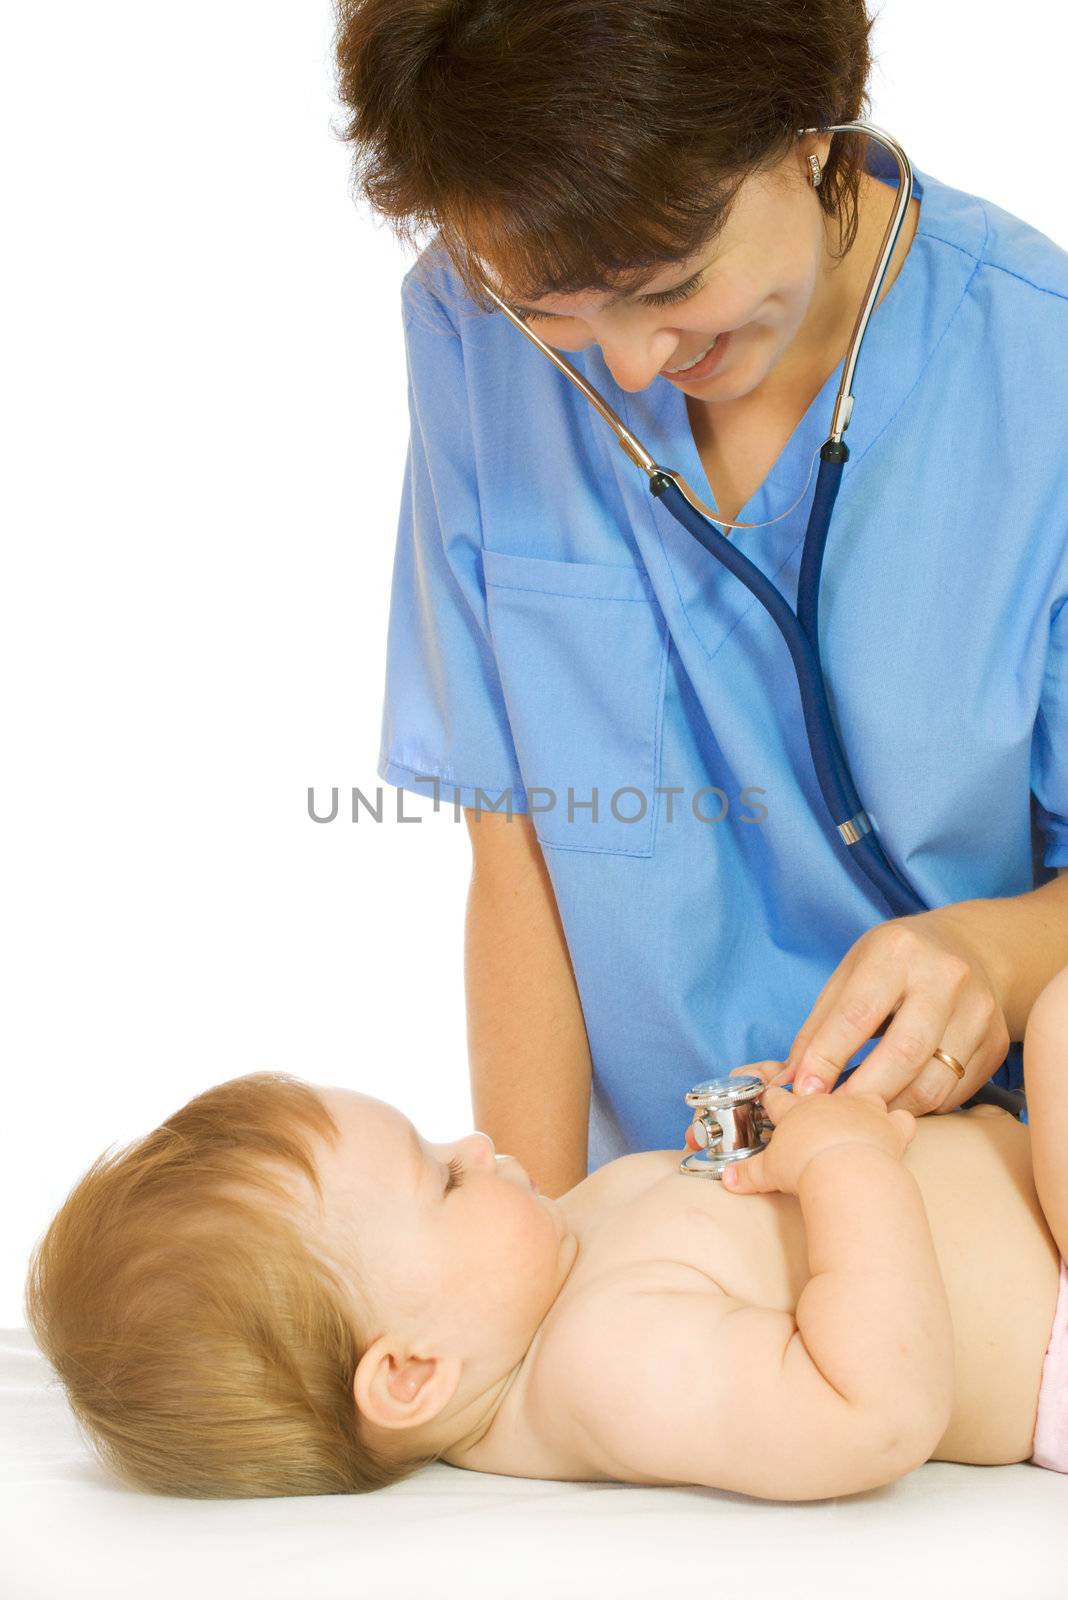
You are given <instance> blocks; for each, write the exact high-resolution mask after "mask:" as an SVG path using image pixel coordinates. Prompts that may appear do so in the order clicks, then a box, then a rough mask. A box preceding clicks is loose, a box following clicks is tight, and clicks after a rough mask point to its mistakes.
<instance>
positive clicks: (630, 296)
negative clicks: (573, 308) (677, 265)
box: [508, 267, 705, 317]
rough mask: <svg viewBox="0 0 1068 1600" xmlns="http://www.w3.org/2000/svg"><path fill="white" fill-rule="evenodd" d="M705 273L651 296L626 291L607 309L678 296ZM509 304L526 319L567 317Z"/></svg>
mask: <svg viewBox="0 0 1068 1600" xmlns="http://www.w3.org/2000/svg"><path fill="white" fill-rule="evenodd" d="M704 272H705V269H704V267H699V268H698V270H697V271H696V272H694V273H691V275H690V276H689V277H688V278H684V279H683V280H682V282H681V283H675V284H672V286H671V288H669V289H657V290H656V291H655V292H651V293H649V294H635V293H634V291H633V290H630V289H625V290H623V291H622V292H621V293H620V294H614V295H612V297H611V298H610V300H609V301H608V305H607V306H606V308H605V309H606V310H611V308H612V307H613V306H618V305H621V304H622V303H623V301H624V300H641V301H643V302H644V301H656V300H660V299H661V298H662V297H663V296H664V295H666V294H678V293H680V292H681V290H683V289H693V288H695V287H696V286H697V284H698V282H699V281H700V279H701V278H702V277H703V276H704ZM508 304H509V305H510V306H511V308H512V310H513V311H518V312H520V313H521V314H522V315H523V316H525V317H530V316H535V317H563V316H565V315H566V313H565V312H563V311H537V310H535V309H534V308H533V307H532V306H521V305H519V304H518V303H517V302H516V301H515V300H509V302H508Z"/></svg>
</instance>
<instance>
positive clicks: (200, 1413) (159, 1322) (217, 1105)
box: [25, 1072, 436, 1499]
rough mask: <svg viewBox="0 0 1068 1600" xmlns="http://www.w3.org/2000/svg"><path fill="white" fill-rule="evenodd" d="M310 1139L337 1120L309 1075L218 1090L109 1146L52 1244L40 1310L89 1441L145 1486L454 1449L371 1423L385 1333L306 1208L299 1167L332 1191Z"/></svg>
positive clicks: (329, 1487) (32, 1320)
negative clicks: (380, 1442)
mask: <svg viewBox="0 0 1068 1600" xmlns="http://www.w3.org/2000/svg"><path fill="white" fill-rule="evenodd" d="M310 1133H315V1134H318V1135H320V1136H321V1137H323V1138H324V1139H327V1140H328V1141H329V1142H330V1143H333V1142H335V1141H336V1139H337V1137H338V1127H337V1124H336V1123H335V1121H334V1119H333V1117H332V1116H331V1115H330V1112H329V1110H328V1109H327V1107H326V1106H325V1105H324V1103H323V1101H322V1100H321V1098H320V1097H319V1095H317V1094H316V1093H315V1091H314V1089H312V1088H311V1087H310V1085H308V1084H306V1083H303V1082H302V1081H301V1080H300V1079H299V1078H295V1077H292V1076H291V1075H290V1074H288V1073H281V1072H253V1073H249V1074H247V1075H246V1076H245V1077H241V1078H232V1079H230V1080H229V1081H228V1082H226V1083H221V1084H217V1085H216V1086H215V1087H214V1088H211V1089H208V1090H206V1091H205V1092H204V1093H203V1094H201V1095H198V1096H197V1097H196V1098H195V1099H193V1100H191V1101H190V1102H189V1103H188V1105H186V1106H184V1107H183V1108H182V1109H181V1110H180V1111H178V1112H176V1113H175V1115H174V1116H172V1117H169V1118H168V1119H167V1121H166V1122H165V1123H163V1124H162V1126H160V1127H159V1128H156V1129H155V1130H154V1131H153V1132H152V1133H149V1134H147V1135H146V1136H145V1137H144V1138H142V1139H138V1140H136V1141H134V1142H133V1143H131V1144H129V1145H127V1146H125V1147H124V1148H121V1149H119V1150H118V1151H117V1152H116V1153H115V1154H111V1153H110V1147H109V1150H108V1151H105V1152H104V1154H103V1155H102V1156H99V1157H98V1158H97V1160H96V1161H94V1163H93V1165H92V1166H91V1167H90V1168H89V1170H88V1171H87V1172H86V1173H85V1175H84V1176H83V1177H82V1178H81V1179H80V1180H79V1181H78V1183H77V1184H76V1185H75V1187H74V1188H73V1189H72V1190H71V1191H70V1193H69V1195H68V1196H67V1198H66V1200H65V1201H64V1202H63V1205H62V1206H61V1207H60V1210H59V1211H58V1212H57V1214H56V1216H55V1217H54V1218H53V1220H52V1222H51V1223H50V1224H49V1227H48V1229H47V1231H46V1232H45V1234H44V1236H43V1237H42V1238H41V1239H40V1240H39V1241H38V1243H37V1245H36V1246H35V1248H34V1251H33V1254H32V1256H31V1259H30V1266H29V1274H28V1278H27V1284H26V1295H25V1311H26V1318H27V1321H28V1323H29V1325H30V1328H31V1331H32V1333H33V1335H34V1338H35V1339H36V1341H37V1344H38V1346H39V1347H40V1349H41V1351H42V1353H43V1354H44V1355H45V1356H46V1357H47V1359H48V1361H49V1362H50V1363H51V1365H52V1367H53V1368H54V1370H55V1373H56V1374H57V1376H58V1378H59V1380H60V1382H61V1383H62V1384H63V1386H64V1388H65V1391H66V1395H67V1399H68V1402H69V1404H70V1407H71V1410H72V1412H73V1414H74V1417H75V1420H76V1422H77V1423H78V1425H79V1427H80V1428H81V1430H82V1431H83V1433H84V1434H85V1436H86V1439H87V1442H88V1443H89V1444H90V1445H91V1446H92V1447H93V1448H95V1450H96V1451H97V1453H98V1454H99V1456H100V1457H101V1459H102V1460H103V1461H104V1463H105V1464H106V1465H107V1466H108V1467H109V1468H110V1469H111V1470H112V1471H113V1472H114V1473H115V1474H116V1475H117V1476H118V1477H119V1478H121V1479H122V1480H123V1481H124V1482H126V1483H128V1484H129V1485H131V1486H133V1487H135V1488H139V1489H146V1490H150V1491H154V1492H156V1493H162V1494H172V1495H181V1496H189V1497H192V1498H196V1499H214V1498H217V1497H235V1498H246V1497H249V1496H264V1495H303V1494H360V1493H365V1492H367V1491H369V1490H372V1489H380V1488H385V1487H387V1486H388V1485H389V1484H391V1483H395V1482H399V1481H400V1480H401V1479H403V1478H406V1477H409V1476H411V1474H412V1473H414V1472H416V1471H418V1470H419V1468H421V1467H423V1466H425V1465H428V1464H429V1462H431V1461H433V1460H435V1459H436V1457H433V1456H429V1457H420V1458H418V1459H414V1460H409V1461H407V1462H404V1463H396V1462H393V1461H389V1460H386V1459H384V1458H383V1457H381V1456H380V1455H379V1454H378V1453H376V1452H375V1451H374V1450H373V1449H371V1448H370V1447H369V1446H368V1445H367V1444H366V1443H365V1442H363V1441H362V1440H361V1438H360V1436H359V1430H358V1423H359V1415H358V1412H357V1409H356V1403H355V1400H354V1398H353V1392H352V1380H353V1375H354V1373H355V1370H356V1366H357V1363H358V1361H359V1359H360V1357H361V1355H362V1353H363V1351H364V1350H365V1349H366V1348H367V1344H368V1343H369V1342H370V1339H369V1338H367V1337H364V1336H363V1334H361V1332H360V1331H358V1330H357V1328H355V1327H354V1326H353V1321H354V1320H359V1318H358V1317H356V1318H354V1314H353V1310H352V1306H353V1300H352V1296H353V1292H354V1285H353V1283H352V1281H351V1280H352V1272H351V1265H350V1264H347V1265H348V1266H349V1270H348V1272H347V1274H346V1275H347V1277H348V1278H349V1280H350V1281H349V1283H348V1285H347V1286H346V1285H345V1284H343V1282H342V1279H341V1278H340V1276H339V1275H338V1271H337V1264H336V1263H334V1262H331V1260H330V1258H329V1255H328V1252H327V1251H326V1250H324V1249H323V1248H322V1247H321V1245H320V1243H319V1241H318V1240H316V1238H315V1230H314V1228H313V1227H311V1226H309V1225H308V1224H307V1223H305V1224H304V1226H300V1225H298V1220H297V1219H298V1217H299V1215H300V1207H299V1204H298V1203H297V1202H296V1201H295V1199H294V1195H295V1192H296V1188H295V1186H294V1184H293V1182H292V1179H294V1178H297V1180H298V1184H297V1186H296V1187H299V1178H300V1177H303V1178H305V1179H306V1180H307V1181H308V1183H309V1184H310V1186H311V1189H312V1190H313V1191H314V1192H315V1194H316V1195H317V1196H318V1197H319V1198H320V1200H321V1197H322V1191H321V1188H320V1184H319V1177H318V1173H317V1171H316V1166H315V1161H314V1158H313V1153H312V1147H311V1145H310V1142H309V1138H308V1135H309V1134H310ZM287 1179H289V1180H290V1181H288V1182H287ZM313 1241H314V1242H313ZM355 1287H356V1288H358V1285H356V1286H355ZM363 1321H364V1330H365V1331H366V1328H367V1326H368V1324H369V1319H368V1318H367V1317H366V1316H365V1317H364V1318H363Z"/></svg>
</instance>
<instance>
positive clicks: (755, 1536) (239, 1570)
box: [0, 1329, 1068, 1600]
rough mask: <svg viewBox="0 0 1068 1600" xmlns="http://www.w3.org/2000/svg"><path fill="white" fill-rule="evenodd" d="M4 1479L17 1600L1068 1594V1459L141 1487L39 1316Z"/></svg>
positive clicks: (4, 1452) (3, 1402) (10, 1360)
mask: <svg viewBox="0 0 1068 1600" xmlns="http://www.w3.org/2000/svg"><path fill="white" fill-rule="evenodd" d="M0 1482H2V1485H3V1490H2V1492H3V1500H2V1502H0V1523H2V1526H3V1534H2V1538H0V1595H2V1596H3V1600H82V1597H86V1600H88V1597H97V1596H99V1597H100V1600H304V1597H305V1596H308V1597H310V1600H355V1597H360V1600H363V1597H366V1600H408V1597H409V1596H419V1597H420V1600H454V1597H456V1600H460V1597H462V1600H482V1597H483V1596H485V1597H489V1596H492V1597H493V1600H501V1597H502V1596H506V1597H508V1600H511V1597H512V1596H531V1597H534V1596H537V1597H538V1600H546V1597H547V1596H549V1595H552V1596H554V1597H555V1596H560V1597H562V1600H579V1597H582V1600H589V1597H594V1600H600V1597H601V1596H609V1595H610V1596H611V1600H639V1597H640V1600H660V1597H661V1596H663V1595H669V1594H672V1593H676V1594H679V1595H689V1594H691V1593H692V1594H707V1595H708V1596H709V1597H710V1600H728V1594H729V1591H730V1590H733V1592H734V1593H735V1594H738V1595H742V1594H744V1595H745V1596H746V1597H747V1600H752V1597H753V1595H754V1594H755V1593H758V1592H759V1593H760V1594H761V1595H762V1596H764V1597H766V1600H779V1597H782V1596H788V1597H789V1600H808V1597H809V1596H811V1597H813V1600H816V1597H819V1600H839V1597H841V1600H845V1597H846V1596H848V1597H849V1600H857V1597H858V1596H859V1597H860V1600H883V1597H884V1596H885V1597H886V1600H890V1597H891V1596H892V1597H893V1600H900V1596H901V1595H902V1594H903V1593H907V1594H909V1595H931V1596H932V1597H933V1596H936V1595H937V1596H939V1597H940V1600H941V1597H944V1596H948V1597H955V1596H960V1597H961V1600H965V1597H967V1600H976V1597H979V1596H987V1595H989V1596H997V1597H998V1600H1005V1597H1010V1600H1065V1597H1066V1596H1068V1476H1062V1475H1061V1474H1059V1473H1052V1472H1045V1471H1043V1470H1042V1469H1041V1468H1039V1467H1032V1466H1029V1465H1021V1466H1014V1467H958V1466H949V1465H945V1464H943V1463H937V1464H930V1465H928V1466H925V1467H921V1468H920V1469H919V1470H918V1471H917V1472H913V1473H911V1474H910V1475H909V1476H908V1477H907V1478H904V1479H902V1480H901V1482H900V1483H896V1484H894V1485H892V1486H891V1487H890V1488H887V1489H877V1490H873V1491H871V1492H870V1493H868V1494H862V1495H855V1496H851V1497H849V1498H847V1499H843V1500H827V1501H820V1502H816V1503H811V1504H806V1505H788V1504H783V1503H780V1502H769V1501H758V1500H749V1499H746V1498H745V1497H743V1496H741V1495H731V1494H721V1493H719V1492H717V1491H715V1490H711V1489H698V1488H687V1489H655V1488H643V1487H639V1486H635V1485H631V1484H613V1483H608V1484H596V1483H547V1482H543V1481H540V1480H531V1479H526V1478H505V1477H495V1476H491V1475H489V1474H486V1473H476V1472H463V1471H460V1470H459V1469H457V1468H455V1467H449V1466H444V1465H439V1466H436V1467H432V1468H430V1469H429V1470H427V1471H426V1472H425V1473H423V1474H422V1475H420V1476H418V1477H416V1478H414V1479H411V1480H409V1481H408V1482H407V1483H403V1484H399V1485H397V1486H396V1487H395V1488H392V1489H387V1490H382V1491H380V1492H379V1493H377V1494H373V1495H324V1496H320V1497H316V1498H310V1497H304V1498H298V1499H278V1500H228V1501H193V1500H179V1499H165V1498H163V1497H162V1496H156V1495H142V1494H137V1493H135V1492H133V1491H131V1490H128V1489H125V1488H123V1487H122V1486H121V1485H119V1484H118V1483H117V1482H116V1480H115V1479H114V1478H112V1477H111V1476H110V1474H109V1473H108V1472H107V1470H106V1469H105V1468H104V1467H103V1466H101V1465H100V1464H99V1463H98V1462H97V1460H96V1457H95V1456H94V1455H93V1454H92V1453H91V1451H89V1449H88V1448H87V1447H86V1446H85V1445H84V1443H83V1442H82V1438H81V1435H80V1434H79V1432H78V1430H77V1428H76V1426H75V1424H74V1421H73V1418H72V1417H71V1414H70V1411H69V1409H68V1407H67V1403H66V1400H65V1398H64V1395H63V1391H62V1389H61V1388H60V1387H59V1385H58V1383H57V1382H56V1380H55V1378H54V1377H53V1375H52V1373H51V1369H50V1368H49V1367H48V1365H47V1363H46V1362H45V1361H44V1358H43V1357H42V1356H41V1355H40V1353H39V1351H38V1350H37V1348H36V1346H35V1345H34V1343H33V1341H32V1339H31V1337H30V1334H29V1332H28V1331H27V1330H26V1329H18V1330H10V1331H0ZM758 1584H759V1591H758V1590H757V1588H756V1586H757V1585H758Z"/></svg>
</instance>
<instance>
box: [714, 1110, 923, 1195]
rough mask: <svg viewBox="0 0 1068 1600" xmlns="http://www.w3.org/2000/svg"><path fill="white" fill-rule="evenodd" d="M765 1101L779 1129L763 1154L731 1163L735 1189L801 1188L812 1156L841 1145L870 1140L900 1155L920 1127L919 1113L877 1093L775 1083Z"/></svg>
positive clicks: (728, 1179) (728, 1177)
mask: <svg viewBox="0 0 1068 1600" xmlns="http://www.w3.org/2000/svg"><path fill="white" fill-rule="evenodd" d="M763 1103H764V1109H765V1110H766V1111H767V1113H768V1116H769V1117H770V1118H771V1120H772V1122H773V1123H774V1124H775V1129H774V1132H773V1133H772V1135H771V1139H770V1141H769V1143H768V1145H767V1146H766V1148H765V1149H763V1150H761V1151H760V1153H759V1154H758V1155H755V1156H747V1157H746V1158H745V1160H744V1161H737V1162H735V1163H734V1164H733V1165H732V1166H729V1167H727V1169H726V1171H725V1172H724V1174H723V1182H724V1185H725V1186H726V1187H727V1188H728V1189H730V1190H731V1191H732V1192H733V1193H734V1194H769V1193H779V1194H796V1193H797V1186H798V1184H799V1183H800V1181H801V1176H802V1174H803V1173H804V1170H805V1168H806V1167H807V1166H808V1164H809V1162H810V1161H811V1160H812V1159H813V1157H814V1156H818V1155H820V1154H822V1152H823V1151H825V1150H830V1149H833V1147H834V1146H835V1145H843V1144H862V1145H869V1146H871V1147H872V1148H874V1149H876V1150H882V1151H885V1153H886V1154H887V1155H890V1156H893V1157H894V1158H895V1159H896V1160H900V1159H901V1157H902V1156H903V1155H904V1153H905V1150H906V1148H907V1147H908V1145H909V1143H910V1142H911V1140H912V1136H913V1134H914V1133H915V1132H916V1119H915V1117H913V1116H910V1114H909V1113H908V1112H907V1111H887V1108H886V1102H885V1101H884V1100H881V1099H880V1098H879V1096H878V1095H877V1094H853V1095H850V1097H849V1098H848V1099H846V1097H845V1095H818V1096H809V1097H806V1098H802V1097H801V1096H799V1095H794V1094H787V1093H786V1090H785V1089H775V1088H772V1087H769V1088H767V1089H765V1091H764V1095H763Z"/></svg>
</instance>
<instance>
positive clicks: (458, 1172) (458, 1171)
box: [445, 1156, 464, 1194]
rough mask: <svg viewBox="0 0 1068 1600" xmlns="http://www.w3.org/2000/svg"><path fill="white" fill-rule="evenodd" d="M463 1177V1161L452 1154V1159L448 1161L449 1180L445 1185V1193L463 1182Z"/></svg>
mask: <svg viewBox="0 0 1068 1600" xmlns="http://www.w3.org/2000/svg"><path fill="white" fill-rule="evenodd" d="M463 1177H464V1165H463V1162H462V1161H461V1160H460V1157H459V1156H453V1158H452V1160H451V1161H450V1162H449V1181H448V1183H447V1184H446V1185H445V1193H446V1194H448V1193H449V1191H450V1190H452V1189H458V1188H459V1187H460V1185H461V1183H462V1182H463Z"/></svg>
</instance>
